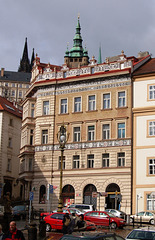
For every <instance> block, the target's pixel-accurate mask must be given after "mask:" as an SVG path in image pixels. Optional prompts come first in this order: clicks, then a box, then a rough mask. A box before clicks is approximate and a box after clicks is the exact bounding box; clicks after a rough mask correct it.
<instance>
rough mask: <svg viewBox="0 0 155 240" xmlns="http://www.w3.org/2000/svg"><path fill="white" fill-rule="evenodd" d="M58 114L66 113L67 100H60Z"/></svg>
mask: <svg viewBox="0 0 155 240" xmlns="http://www.w3.org/2000/svg"><path fill="white" fill-rule="evenodd" d="M60 113H61V114H64V113H67V99H61V106H60Z"/></svg>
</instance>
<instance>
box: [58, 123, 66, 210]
mask: <svg viewBox="0 0 155 240" xmlns="http://www.w3.org/2000/svg"><path fill="white" fill-rule="evenodd" d="M57 139H58V141H59V144H60V149H61V164H60V191H59V203H58V210H57V212H62V208H63V204H62V202H63V199H62V173H63V153H64V148H65V144H66V142H67V140H68V133H67V131H66V127H65V126H64V124H63V125H62V126H61V127H60V130H59V132H58V133H57Z"/></svg>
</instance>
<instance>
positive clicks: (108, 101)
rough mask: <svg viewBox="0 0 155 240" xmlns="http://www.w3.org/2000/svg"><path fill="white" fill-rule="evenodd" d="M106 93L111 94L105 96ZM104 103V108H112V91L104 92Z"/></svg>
mask: <svg viewBox="0 0 155 240" xmlns="http://www.w3.org/2000/svg"><path fill="white" fill-rule="evenodd" d="M105 95H109V98H104V96H105ZM104 103H105V104H104ZM102 104H103V106H102V109H110V108H111V93H104V94H103V101H102Z"/></svg>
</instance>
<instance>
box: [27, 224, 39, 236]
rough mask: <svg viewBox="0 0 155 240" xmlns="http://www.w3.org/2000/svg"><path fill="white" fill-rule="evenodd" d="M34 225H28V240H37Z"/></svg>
mask: <svg viewBox="0 0 155 240" xmlns="http://www.w3.org/2000/svg"><path fill="white" fill-rule="evenodd" d="M36 226H37V225H36V223H30V224H29V227H28V240H37V228H36Z"/></svg>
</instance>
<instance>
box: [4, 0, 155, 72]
mask: <svg viewBox="0 0 155 240" xmlns="http://www.w3.org/2000/svg"><path fill="white" fill-rule="evenodd" d="M0 3H1V4H0V6H1V8H0V9H1V10H0V68H2V67H4V68H5V69H6V70H8V71H17V70H18V67H19V63H20V58H21V57H22V53H23V48H24V43H25V38H26V37H27V40H28V52H29V58H30V59H31V54H32V49H33V48H34V49H35V53H37V54H38V56H39V57H40V61H41V62H44V63H48V62H50V63H51V64H57V65H62V64H63V62H64V54H65V51H66V47H67V43H68V42H69V49H70V48H72V46H73V37H74V35H75V28H76V25H77V18H78V14H80V24H81V35H82V39H83V47H84V46H85V45H86V48H87V50H88V54H89V57H90V58H92V56H93V55H94V56H95V58H96V59H97V60H98V53H99V46H100V45H101V49H102V61H104V60H105V58H106V57H109V56H115V55H119V54H120V53H121V51H122V50H124V52H125V54H126V55H127V56H133V55H134V56H137V54H138V52H139V51H149V52H150V53H151V54H152V56H153V57H154V56H155V0H149V1H148V0H0Z"/></svg>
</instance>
